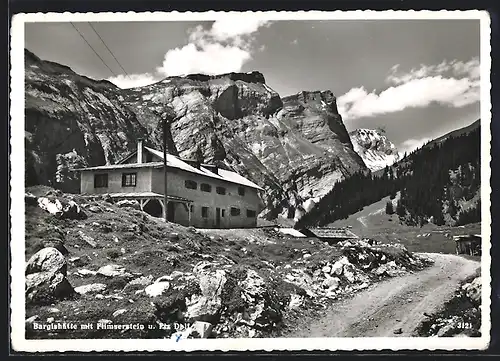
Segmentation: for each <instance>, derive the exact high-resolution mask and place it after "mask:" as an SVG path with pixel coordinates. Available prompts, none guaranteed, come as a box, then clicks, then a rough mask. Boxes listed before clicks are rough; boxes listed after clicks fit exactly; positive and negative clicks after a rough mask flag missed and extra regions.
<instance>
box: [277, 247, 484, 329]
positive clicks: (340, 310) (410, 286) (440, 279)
mask: <svg viewBox="0 0 500 361" xmlns="http://www.w3.org/2000/svg"><path fill="white" fill-rule="evenodd" d="M426 256H428V257H430V258H432V259H434V261H435V263H434V265H433V266H431V267H429V268H427V269H425V270H423V271H420V272H416V273H413V274H408V275H406V276H402V277H396V278H392V279H389V280H387V281H383V282H381V283H378V284H374V285H373V286H371V287H370V288H368V289H366V290H363V291H361V292H359V293H357V294H356V295H354V296H353V297H352V298H349V299H345V300H342V301H339V302H338V303H335V304H333V305H332V306H331V307H330V308H329V309H328V310H326V311H325V315H324V316H323V317H322V318H321V319H319V320H314V321H312V322H308V323H307V324H306V322H305V321H304V325H300V326H298V327H295V330H294V331H293V332H291V333H290V334H287V335H286V337H373V336H374V337H388V336H403V337H404V336H406V337H408V336H412V332H413V331H414V330H415V329H416V327H417V326H418V325H419V324H420V322H421V321H423V320H424V319H425V318H426V316H424V312H425V313H427V314H432V313H434V312H436V311H438V309H439V308H440V307H442V306H443V304H444V303H445V302H446V301H447V300H448V299H449V298H451V296H452V295H453V294H454V291H455V289H456V287H457V286H458V284H459V283H460V281H461V280H463V279H465V278H466V277H467V276H469V275H471V274H473V273H474V271H475V270H476V269H477V268H478V267H479V266H480V263H479V262H476V261H471V260H467V259H465V258H462V257H459V256H455V255H450V254H436V253H427V254H426ZM399 328H401V330H402V333H401V334H394V333H393V331H394V330H396V329H399Z"/></svg>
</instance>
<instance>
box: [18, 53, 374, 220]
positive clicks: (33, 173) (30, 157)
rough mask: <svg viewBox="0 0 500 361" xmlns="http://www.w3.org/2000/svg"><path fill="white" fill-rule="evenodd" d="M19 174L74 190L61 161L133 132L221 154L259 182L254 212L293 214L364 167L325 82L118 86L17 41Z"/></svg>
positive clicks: (89, 158)
mask: <svg viewBox="0 0 500 361" xmlns="http://www.w3.org/2000/svg"><path fill="white" fill-rule="evenodd" d="M25 60H26V62H25V74H26V78H25V85H26V128H25V130H26V133H25V134H26V184H27V185H28V186H31V185H37V184H42V185H49V186H52V187H54V188H58V189H62V190H64V191H66V192H78V186H79V184H78V179H77V177H76V176H75V174H73V173H72V172H71V171H70V169H71V168H77V167H82V166H96V165H102V164H109V163H113V162H115V161H116V160H117V159H120V158H121V157H122V156H123V155H124V154H126V153H127V152H128V151H130V150H132V149H134V148H135V146H136V145H135V142H136V139H137V138H139V137H141V138H143V139H144V140H145V141H146V143H148V144H149V145H151V146H153V147H155V148H157V149H160V148H161V144H162V132H161V127H162V122H163V121H166V122H167V123H168V127H167V128H168V129H167V146H168V150H169V152H171V153H172V154H176V155H179V156H181V157H185V158H197V159H199V160H202V161H204V162H207V163H210V162H214V163H223V164H225V166H227V167H229V168H231V169H234V170H236V171H238V172H240V173H242V174H243V175H244V176H247V177H249V178H250V179H251V180H252V181H253V182H255V183H257V184H259V185H260V186H262V187H263V188H264V189H265V190H266V192H265V196H264V202H265V204H266V205H267V209H266V213H265V214H264V216H265V217H266V218H269V219H273V218H276V217H277V216H278V215H281V216H283V217H285V218H294V217H295V211H296V209H297V208H300V207H302V205H303V203H304V202H305V201H307V200H308V199H313V198H317V197H321V196H323V195H324V194H326V193H327V192H328V191H329V190H330V189H331V187H332V185H333V184H334V182H336V181H338V180H340V179H343V178H345V177H348V176H350V175H351V174H353V173H355V172H357V171H360V170H365V169H366V167H365V165H364V163H363V161H362V159H361V158H360V157H359V155H358V154H357V153H356V152H355V151H354V150H353V146H352V143H351V141H350V138H349V135H348V133H347V130H346V128H345V126H344V124H343V122H342V118H341V116H340V114H339V113H338V111H337V105H336V98H335V96H334V95H333V94H332V93H331V91H328V90H326V91H311V92H309V91H304V92H300V93H298V94H296V95H292V96H289V97H285V98H281V97H280V95H279V94H277V93H276V92H275V91H274V90H272V89H271V88H270V87H269V86H268V85H267V84H266V82H265V78H264V76H263V75H262V74H261V73H258V72H252V73H230V74H221V75H217V76H207V75H202V74H191V75H188V76H185V77H169V78H166V79H164V80H162V81H160V82H157V83H155V84H152V85H148V86H144V87H140V88H132V89H120V88H118V87H116V86H115V85H113V84H111V83H110V82H108V81H95V80H92V79H89V78H86V77H83V76H80V75H78V74H76V73H75V72H73V71H72V70H71V69H70V68H68V67H66V66H63V65H60V64H56V63H52V62H47V61H43V60H41V59H39V58H38V57H36V55H34V54H32V53H30V52H29V51H27V50H26V51H25Z"/></svg>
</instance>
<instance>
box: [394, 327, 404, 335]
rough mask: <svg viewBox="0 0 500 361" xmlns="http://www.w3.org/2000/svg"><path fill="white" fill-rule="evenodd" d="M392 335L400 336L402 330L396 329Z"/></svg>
mask: <svg viewBox="0 0 500 361" xmlns="http://www.w3.org/2000/svg"><path fill="white" fill-rule="evenodd" d="M392 333H393V334H395V335H400V334H402V333H403V329H402V328H397V329H395V330H394V331H393V332H392Z"/></svg>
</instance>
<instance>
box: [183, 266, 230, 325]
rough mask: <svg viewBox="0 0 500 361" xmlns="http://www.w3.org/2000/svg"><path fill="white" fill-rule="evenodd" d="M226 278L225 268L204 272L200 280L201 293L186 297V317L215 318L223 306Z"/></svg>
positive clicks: (194, 318)
mask: <svg viewBox="0 0 500 361" xmlns="http://www.w3.org/2000/svg"><path fill="white" fill-rule="evenodd" d="M226 280H227V279H226V272H225V271H223V270H217V271H215V272H205V273H202V274H201V275H200V277H199V280H198V282H199V286H200V289H201V295H196V294H195V295H191V297H189V298H187V299H186V306H187V311H186V313H185V315H184V316H185V317H186V319H187V320H191V321H211V320H214V319H215V318H216V317H217V315H218V314H219V312H220V310H221V308H222V300H221V293H222V289H223V287H224V284H225V283H226Z"/></svg>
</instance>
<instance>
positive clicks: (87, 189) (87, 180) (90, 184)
mask: <svg viewBox="0 0 500 361" xmlns="http://www.w3.org/2000/svg"><path fill="white" fill-rule="evenodd" d="M151 171H152V168H131V169H114V170H113V169H107V170H102V171H82V172H81V179H80V185H81V193H90V194H104V193H131V192H151ZM123 173H137V177H136V186H135V187H122V174H123ZM94 174H107V175H108V187H107V188H94Z"/></svg>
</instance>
